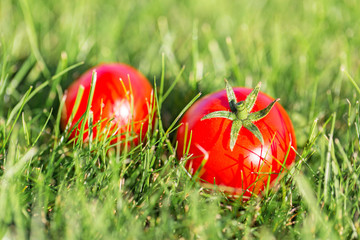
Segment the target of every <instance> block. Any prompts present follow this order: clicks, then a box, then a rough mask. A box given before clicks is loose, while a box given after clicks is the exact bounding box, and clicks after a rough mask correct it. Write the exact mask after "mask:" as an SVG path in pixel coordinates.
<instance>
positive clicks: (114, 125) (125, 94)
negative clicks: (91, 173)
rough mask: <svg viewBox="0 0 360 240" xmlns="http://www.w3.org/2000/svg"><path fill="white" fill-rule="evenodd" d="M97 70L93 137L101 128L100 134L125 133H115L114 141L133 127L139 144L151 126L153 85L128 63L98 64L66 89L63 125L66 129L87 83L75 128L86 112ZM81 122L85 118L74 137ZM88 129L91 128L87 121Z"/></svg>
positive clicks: (76, 115) (74, 132)
mask: <svg viewBox="0 0 360 240" xmlns="http://www.w3.org/2000/svg"><path fill="white" fill-rule="evenodd" d="M94 70H95V71H96V73H97V78H96V84H95V90H94V95H93V99H92V103H91V108H90V109H91V111H92V113H93V123H94V125H93V128H92V131H93V138H95V137H96V135H97V134H98V130H100V132H101V134H100V136H106V137H109V136H110V135H113V136H114V135H117V136H119V135H122V136H120V137H114V139H113V140H112V141H111V143H112V144H113V143H116V142H117V140H119V139H120V140H122V139H124V137H125V136H124V133H125V132H126V131H128V130H132V131H133V133H135V139H134V141H133V142H134V144H137V143H138V142H139V136H140V135H141V136H145V133H146V131H147V129H148V122H149V114H150V109H149V108H150V107H149V106H151V104H150V102H151V97H152V91H153V89H152V87H151V85H150V83H149V81H148V80H147V79H146V78H145V77H144V76H143V75H142V74H141V73H140V72H138V71H137V70H135V69H134V68H132V67H130V66H128V65H125V64H119V63H111V64H101V65H98V66H96V67H94V68H92V69H90V70H89V71H87V72H86V73H85V74H83V75H82V76H80V78H79V79H77V80H76V81H75V82H74V83H72V85H70V87H69V88H68V89H67V91H66V93H65V96H66V100H65V106H64V109H63V112H62V121H61V125H62V128H63V129H65V127H66V125H67V124H68V122H69V118H70V116H71V114H72V111H73V108H74V105H75V100H76V97H77V94H78V90H79V87H80V85H82V86H83V87H84V93H83V96H82V98H81V102H80V105H79V107H78V110H77V112H76V114H75V115H74V118H73V119H72V121H71V123H70V127H71V128H72V127H73V126H74V125H75V124H76V122H77V121H78V120H79V119H80V117H81V116H82V115H83V114H84V113H85V111H86V108H87V103H88V98H89V94H90V87H91V79H92V74H93V71H94ZM99 121H100V122H99ZM81 122H82V120H81V121H80V123H79V125H78V126H77V128H75V130H74V131H73V132H72V133H71V136H70V138H74V137H75V136H77V135H78V134H79V130H80V126H81ZM96 123H98V124H96ZM99 124H100V125H99ZM99 126H100V127H99ZM85 130H88V123H87V122H86V126H85ZM88 132H89V131H86V132H85V134H84V140H86V139H87V138H88V136H89V134H88Z"/></svg>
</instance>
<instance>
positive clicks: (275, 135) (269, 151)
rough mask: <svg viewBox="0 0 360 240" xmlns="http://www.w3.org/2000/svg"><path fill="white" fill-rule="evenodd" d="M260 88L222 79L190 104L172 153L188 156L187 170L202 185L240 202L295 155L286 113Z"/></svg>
mask: <svg viewBox="0 0 360 240" xmlns="http://www.w3.org/2000/svg"><path fill="white" fill-rule="evenodd" d="M226 83H227V82H226ZM259 88H260V85H258V86H257V87H256V88H255V89H254V90H251V89H247V88H240V87H237V88H234V89H232V88H231V87H230V85H229V84H228V83H227V87H226V90H221V91H218V92H215V93H213V94H210V95H207V96H205V97H204V98H202V99H200V100H199V101H197V102H196V103H195V104H194V105H192V106H191V107H190V108H189V110H188V111H187V112H186V113H185V115H184V116H183V118H182V120H181V126H180V128H179V130H178V133H177V141H178V148H177V155H178V157H179V158H182V157H184V156H188V157H189V159H188V160H187V162H186V168H187V169H188V171H189V172H190V173H191V174H192V175H194V174H196V175H198V177H199V180H200V182H201V183H202V184H203V185H204V186H206V187H214V186H215V185H217V186H218V188H219V189H220V190H222V191H224V192H225V193H227V194H228V195H230V196H232V197H243V200H244V201H245V200H247V199H249V197H251V196H252V195H253V194H254V195H255V194H256V195H260V194H261V193H262V192H263V191H264V189H265V188H267V187H268V186H272V185H273V184H274V181H275V180H276V179H277V178H278V177H279V176H280V175H281V173H282V172H283V171H284V170H286V169H288V168H289V167H290V166H291V164H293V163H294V161H295V158H296V153H295V150H296V139H295V133H294V129H293V126H292V123H291V120H290V118H289V116H288V115H287V113H286V111H285V110H284V108H283V107H282V106H281V105H280V104H279V103H278V102H277V100H274V99H272V98H271V97H269V96H267V95H266V94H264V93H262V92H259ZM190 139H191V140H190ZM189 142H190V143H189ZM187 154H188V155H187ZM214 184H215V185H214Z"/></svg>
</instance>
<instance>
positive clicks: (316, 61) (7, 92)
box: [0, 0, 360, 239]
mask: <svg viewBox="0 0 360 240" xmlns="http://www.w3.org/2000/svg"><path fill="white" fill-rule="evenodd" d="M359 15H360V8H359V7H358V2H357V1H356V0H344V1H336V0H327V1H326V0H320V1H315V2H314V1H310V0H303V1H285V0H274V1H267V0H259V1H243V0H240V1H231V0H223V1H218V0H207V1H205V0H199V1H190V0H185V1H163V0H154V1H144V0H135V1H115V0H104V1H99V0H87V1H85V0H79V1H67V0H58V1H46V0H36V1H35V0H1V2H0V40H1V41H0V57H1V60H0V69H1V74H0V77H1V79H0V126H1V133H0V137H1V138H0V148H1V152H0V166H1V169H0V181H1V186H0V212H1V215H0V237H5V239H6V238H8V239H9V238H10V239H11V238H34V239H40V238H49V237H51V238H66V239H67V238H69V239H70V238H75V239H76V238H104V239H109V238H119V237H120V238H122V239H125V238H129V239H136V238H147V239H148V238H175V239H177V238H185V239H193V238H199V239H206V238H209V239H216V238H218V239H222V238H236V237H238V238H242V237H244V238H262V239H265V238H266V237H268V238H269V239H272V237H276V238H280V239H282V238H324V239H329V238H335V239H349V238H357V237H358V234H359V233H360V226H359V224H358V218H359V207H358V206H359V201H360V199H359V197H360V195H359V190H358V187H359V185H358V184H359V180H358V176H359V175H358V173H359V171H360V168H359V166H360V165H359V103H358V99H359V94H360V92H359V90H358V88H357V86H358V85H359V80H358V79H359V75H360V51H359V49H360V48H359V46H360V36H359V32H360V19H359V17H358V16H359ZM163 57H164V62H165V68H164V70H165V73H164V79H165V89H166V88H167V87H169V86H170V85H171V83H172V82H173V81H175V79H176V77H177V76H178V75H179V74H180V73H181V70H182V69H183V68H184V71H183V72H182V74H181V75H180V80H179V82H178V83H177V84H176V87H175V90H174V91H172V93H171V94H170V95H169V97H168V98H167V99H166V101H165V102H164V103H163V106H162V112H161V115H162V121H163V124H164V127H165V130H166V128H167V127H169V126H170V124H171V123H172V122H173V121H174V120H175V118H176V116H177V115H178V114H179V113H180V111H181V110H182V109H183V108H184V107H185V105H186V104H187V103H188V102H189V101H190V100H191V99H192V98H193V97H194V96H195V95H196V94H197V93H198V92H199V91H200V92H202V93H203V95H205V94H207V93H210V92H213V91H216V90H219V89H222V88H223V79H224V78H227V79H229V80H230V82H231V84H232V85H233V86H235V85H237V86H246V87H253V86H255V84H256V83H257V82H259V81H262V82H263V86H262V91H263V92H265V93H267V94H268V95H270V96H273V97H278V98H280V99H281V104H282V105H283V106H284V108H285V109H286V110H287V111H288V113H289V115H290V117H291V119H292V120H293V123H294V127H295V131H296V134H297V139H298V148H299V157H298V164H297V167H296V171H294V172H293V174H291V176H288V177H287V178H285V179H284V180H283V181H282V182H281V184H280V187H279V190H278V191H277V192H271V193H270V194H269V195H268V196H266V197H265V198H264V199H261V200H259V199H257V200H254V201H253V202H250V203H249V204H247V205H245V206H243V205H242V204H240V203H229V202H226V200H224V198H223V197H222V196H221V195H220V196H219V195H216V194H214V195H208V194H206V193H204V192H202V190H201V188H199V186H197V185H196V183H193V182H192V181H191V180H190V179H188V178H187V177H186V174H185V173H184V171H182V169H181V165H178V164H177V161H176V159H175V156H174V155H173V153H172V150H173V149H172V147H171V146H170V144H169V142H171V143H173V144H172V145H173V146H175V142H174V140H173V134H170V136H167V135H166V134H165V131H163V130H164V129H158V130H159V132H160V133H161V134H160V135H161V136H164V138H160V140H159V138H157V137H156V136H155V137H153V138H151V139H150V140H149V143H148V145H147V147H145V148H144V149H141V150H142V151H139V149H137V150H136V149H135V150H133V151H131V152H130V153H125V154H123V153H122V154H121V155H120V156H119V155H110V156H107V155H106V153H105V152H106V146H104V145H101V144H99V145H98V146H97V148H96V150H95V151H94V152H92V153H89V151H88V150H87V149H78V148H76V147H75V148H71V147H70V146H69V145H67V144H66V143H64V142H61V141H59V139H60V137H61V136H62V135H61V132H59V126H58V122H57V116H58V115H57V114H58V110H59V105H60V101H61V97H62V94H63V91H64V90H65V89H66V87H67V86H69V85H70V83H71V82H72V81H73V80H74V79H76V78H77V77H78V76H79V75H80V74H82V73H83V72H84V71H85V70H87V69H88V68H90V67H92V66H94V65H97V64H99V63H101V62H124V63H127V64H130V65H132V66H134V67H136V68H138V69H139V70H140V71H141V72H142V73H143V74H144V75H146V76H147V77H148V79H149V80H150V81H151V82H154V81H156V82H157V86H159V85H160V79H161V76H162V75H161V74H162V70H163V68H162V58H163ZM72 66H76V67H74V68H73V67H72ZM69 67H70V69H67V68H69ZM63 70H65V71H63ZM57 74H58V75H57ZM347 75H349V76H347ZM54 76H56V77H54ZM351 79H352V80H353V81H351ZM44 83H45V84H46V86H45V85H41V84H44ZM31 86H33V89H32V90H31V91H35V94H34V95H33V96H31V98H28V95H27V94H30V92H28V90H29V89H30V87H31ZM36 89H38V91H36ZM154 147H156V150H154ZM159 149H162V150H159ZM84 156H86V158H87V159H89V160H88V161H85V162H84V163H82V162H81V161H82V160H81V159H84ZM129 158H130V159H131V158H133V159H134V162H135V164H130V167H129V166H128V161H125V160H126V159H129ZM99 159H100V160H99ZM98 161H100V162H101V164H97V165H96V163H98ZM114 162H115V163H114ZM145 163H146V164H145ZM94 165H96V166H98V167H94ZM113 167H117V168H118V169H112V168H113ZM119 169H120V170H119ZM125 170H126V171H125ZM84 175H85V176H88V175H91V176H92V177H91V181H90V180H88V181H87V183H86V184H85V183H84V182H83V181H80V180H78V179H79V176H84ZM140 176H142V177H140ZM139 178H140V179H143V181H140V182H141V183H143V185H141V186H139V185H140V184H139ZM85 179H86V178H85ZM124 179H126V182H127V183H126V184H125V185H124V188H123V189H120V190H119V186H118V185H119V181H120V182H121V181H125V180H124ZM294 179H295V180H294ZM84 181H85V180H84ZM85 182H86V181H85ZM84 184H85V185H84ZM120 185H121V184H120ZM160 205H162V206H165V207H162V206H160Z"/></svg>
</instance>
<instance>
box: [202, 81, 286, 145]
mask: <svg viewBox="0 0 360 240" xmlns="http://www.w3.org/2000/svg"><path fill="white" fill-rule="evenodd" d="M260 86H261V82H259V83H258V84H257V85H256V87H255V88H254V89H253V90H252V91H251V92H250V93H249V95H248V96H247V97H246V99H245V100H244V101H239V102H237V100H236V96H235V93H234V90H233V88H232V87H231V86H230V84H229V82H228V81H227V80H226V79H225V88H226V95H227V98H228V101H229V106H230V111H216V112H211V113H209V114H207V115H205V116H204V117H203V118H201V121H202V120H206V119H211V118H226V119H229V120H231V121H232V125H231V132H230V150H231V151H232V150H233V149H234V147H235V144H236V140H237V138H238V136H239V132H240V130H241V128H242V127H244V128H246V129H248V130H249V131H250V132H251V133H252V134H254V136H255V137H256V138H257V139H259V141H260V142H261V144H264V139H263V136H262V134H261V132H260V130H259V128H258V127H257V126H256V125H255V124H254V123H253V122H256V121H258V120H260V119H262V118H264V117H265V116H266V115H268V113H269V112H270V110H271V109H272V107H273V106H274V104H275V103H276V102H277V101H279V100H280V99H275V100H274V101H272V102H271V103H270V104H269V105H268V106H267V107H266V108H264V109H262V110H260V111H257V112H250V111H251V110H252V109H253V107H254V105H255V101H256V99H257V97H258V94H259V91H260Z"/></svg>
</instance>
